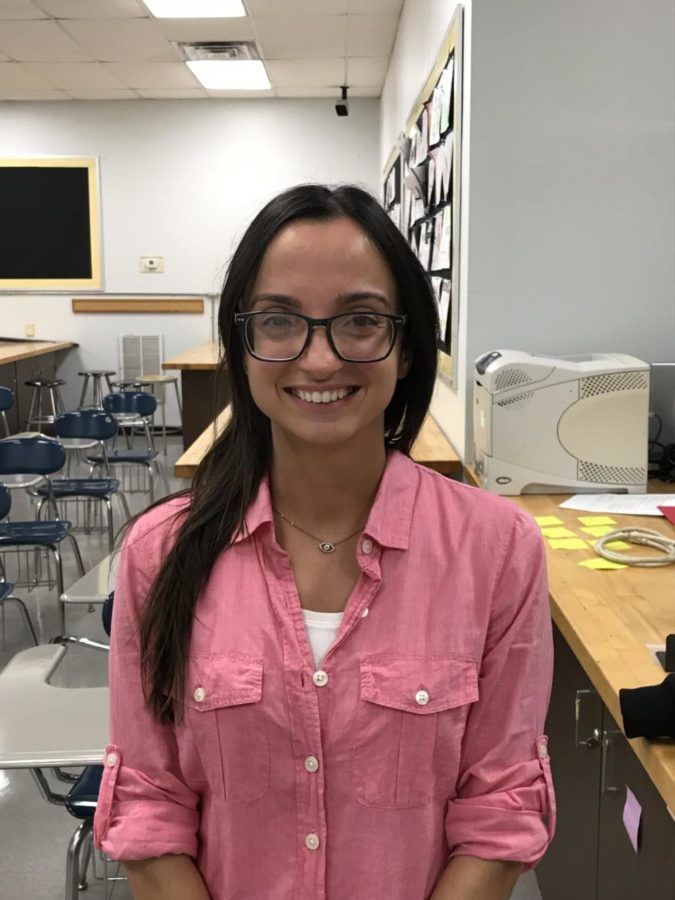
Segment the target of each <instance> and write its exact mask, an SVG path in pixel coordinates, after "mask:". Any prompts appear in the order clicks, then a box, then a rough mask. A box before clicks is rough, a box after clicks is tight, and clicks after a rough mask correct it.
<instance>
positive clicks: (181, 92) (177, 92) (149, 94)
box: [137, 88, 209, 100]
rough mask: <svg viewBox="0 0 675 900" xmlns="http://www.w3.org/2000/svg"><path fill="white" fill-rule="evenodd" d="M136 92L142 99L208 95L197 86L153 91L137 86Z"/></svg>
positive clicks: (196, 97)
mask: <svg viewBox="0 0 675 900" xmlns="http://www.w3.org/2000/svg"><path fill="white" fill-rule="evenodd" d="M137 93H138V95H139V96H140V97H142V98H143V99H144V100H202V99H207V98H208V96H209V95H208V93H207V92H206V91H205V90H204V88H197V89H195V90H187V89H184V88H174V89H173V90H171V91H161V90H157V91H155V90H149V89H148V90H145V89H141V88H139V90H138V91H137Z"/></svg>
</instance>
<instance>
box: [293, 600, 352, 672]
mask: <svg viewBox="0 0 675 900" xmlns="http://www.w3.org/2000/svg"><path fill="white" fill-rule="evenodd" d="M343 615H344V613H341V612H337V613H329V612H315V611H314V610H313V609H303V611H302V618H303V619H304V620H305V629H306V631H307V639H308V641H309V646H310V649H311V651H312V656H313V657H314V665H315V666H316V668H317V669H320V668H321V665H322V664H323V658H324V656H325V655H326V653H327V652H328V648H329V647H330V645H331V644H332V643H333V641H334V640H335V636H336V635H337V633H338V629H339V628H340V623H341V622H342V617H343Z"/></svg>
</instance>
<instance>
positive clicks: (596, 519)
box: [579, 516, 616, 525]
mask: <svg viewBox="0 0 675 900" xmlns="http://www.w3.org/2000/svg"><path fill="white" fill-rule="evenodd" d="M579 521H580V522H581V524H582V525H616V520H615V519H613V518H612V517H611V516H579Z"/></svg>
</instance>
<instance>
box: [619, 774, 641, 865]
mask: <svg viewBox="0 0 675 900" xmlns="http://www.w3.org/2000/svg"><path fill="white" fill-rule="evenodd" d="M641 816H642V807H641V806H640V804H639V803H638V801H637V797H636V796H635V794H634V793H633V792H632V791H631V789H630V788H629V787H628V786H626V802H625V804H624V807H623V824H624V825H625V827H626V831H627V832H628V837H629V838H630V842H631V844H632V845H633V850H635V852H636V853H637V852H638V839H639V837H640V818H641Z"/></svg>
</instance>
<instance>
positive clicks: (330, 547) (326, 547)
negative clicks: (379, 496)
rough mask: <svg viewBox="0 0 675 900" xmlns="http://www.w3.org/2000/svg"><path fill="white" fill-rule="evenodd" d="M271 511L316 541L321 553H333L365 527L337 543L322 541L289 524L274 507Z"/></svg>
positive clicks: (294, 526)
mask: <svg viewBox="0 0 675 900" xmlns="http://www.w3.org/2000/svg"><path fill="white" fill-rule="evenodd" d="M272 511H273V512H275V513H276V514H277V515H278V516H281V518H282V519H283V520H284V522H288V524H289V525H290V526H291V527H292V528H296V529H297V530H298V531H301V532H302V533H303V534H306V535H307V537H311V538H313V539H314V540H315V541H318V542H319V543H318V544H317V547H318V548H319V550H320V551H321V552H322V553H335V548H336V547H337V545H338V544H344V542H345V541H348V540H349V538H353V537H354V535H355V534H358V533H359V531H362V530H363V529H364V527H365V525H360V526H359V527H358V528H357V529H356V531H352V533H351V534H348V535H347V537H343V538H340V540H339V541H322V540H321V538H320V537H319V536H318V535H316V534H312V533H311V531H305V529H304V528H301V527H300V526H299V525H296V524H295V522H291V520H290V519H289V518H288V517H287V516H285V515H284V514H283V513H282V512H279V510H278V509H275V508H274V507H272Z"/></svg>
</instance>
